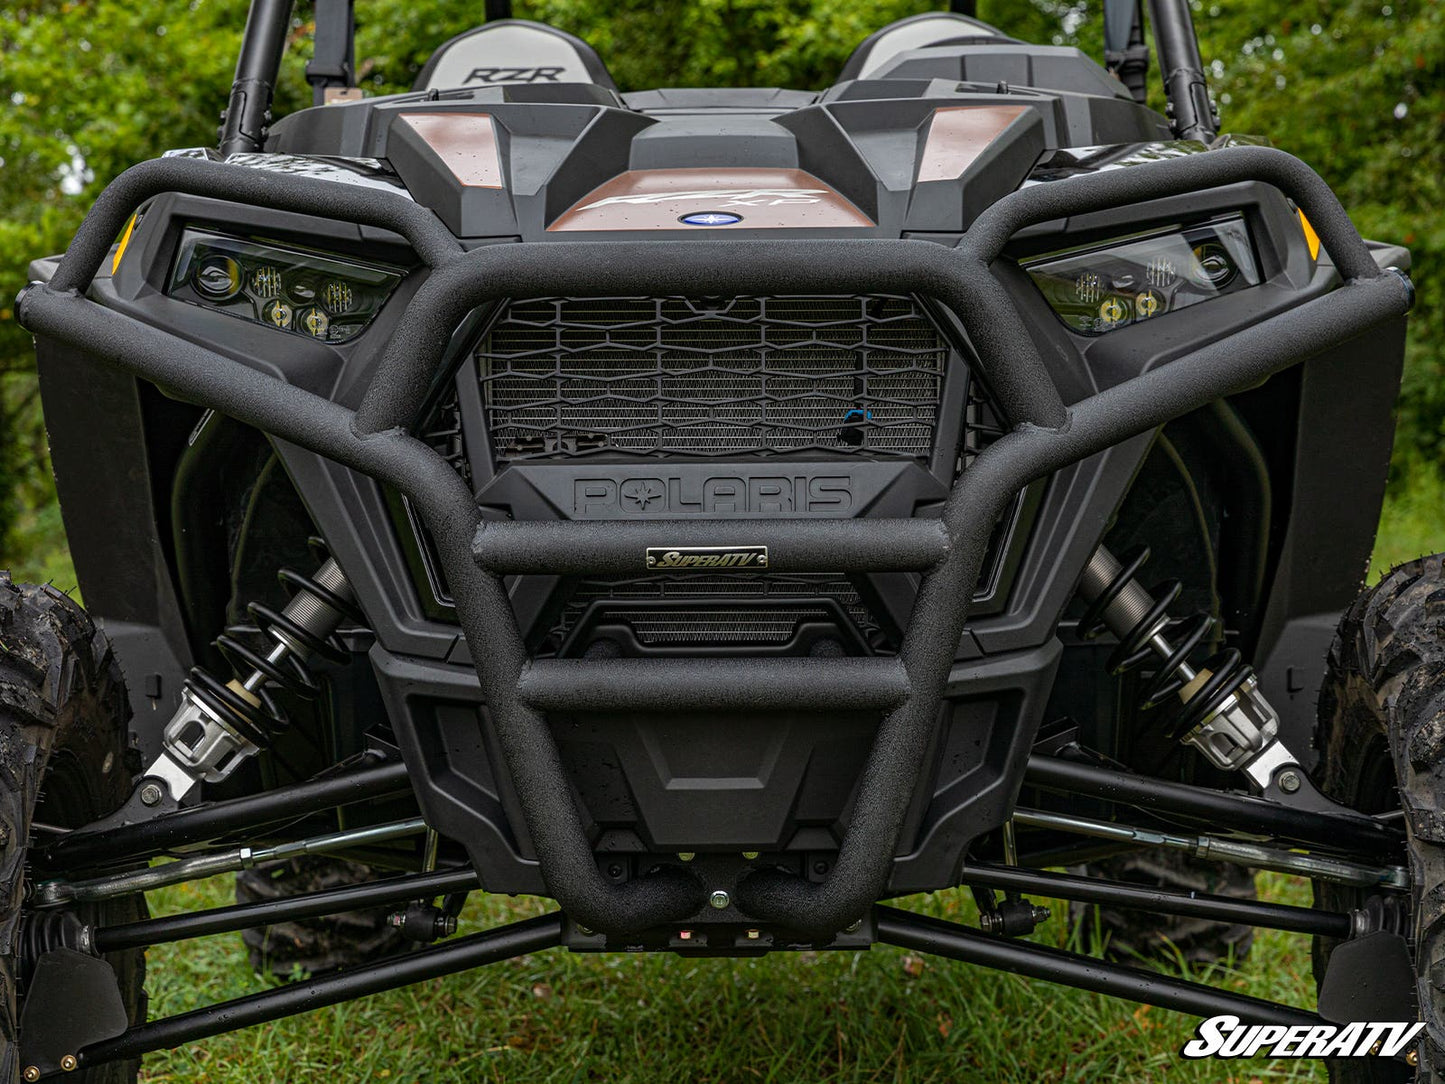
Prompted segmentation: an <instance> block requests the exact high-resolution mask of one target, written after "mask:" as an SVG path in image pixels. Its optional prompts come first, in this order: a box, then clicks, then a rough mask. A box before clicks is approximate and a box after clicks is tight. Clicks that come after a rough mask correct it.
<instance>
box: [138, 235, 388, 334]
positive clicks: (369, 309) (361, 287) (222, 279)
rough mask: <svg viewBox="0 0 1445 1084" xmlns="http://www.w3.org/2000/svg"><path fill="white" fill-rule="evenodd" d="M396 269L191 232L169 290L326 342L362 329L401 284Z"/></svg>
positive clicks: (183, 240) (184, 240) (185, 237)
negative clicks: (398, 284)
mask: <svg viewBox="0 0 1445 1084" xmlns="http://www.w3.org/2000/svg"><path fill="white" fill-rule="evenodd" d="M400 281H401V273H400V272H399V271H397V270H395V269H393V268H389V267H381V266H376V265H370V264H361V263H352V262H350V261H345V262H343V261H341V260H337V259H333V258H331V257H329V256H322V255H319V254H317V253H315V252H307V251H305V250H304V249H296V248H286V247H283V246H281V245H273V244H261V243H258V242H255V241H244V240H241V239H240V238H236V237H224V236H221V235H220V234H214V233H202V232H201V231H199V230H186V231H185V233H183V234H182V235H181V246H180V252H179V254H178V255H177V257H176V266H175V270H174V271H173V272H172V274H171V284H170V288H169V289H168V290H167V291H166V292H167V293H168V294H170V296H172V297H175V298H179V299H180V300H182V301H189V302H191V303H192V304H196V305H204V306H205V307H206V308H209V309H216V310H218V311H220V312H224V313H227V314H228V315H231V316H239V317H241V318H242V319H243V320H252V321H255V322H257V323H262V324H266V325H268V326H270V327H275V328H280V329H281V330H282V331H290V332H293V333H295V334H297V335H307V336H309V337H311V338H313V339H321V340H322V341H323V342H333V343H337V342H345V341H346V340H348V339H350V338H353V337H354V336H356V335H359V334H360V333H361V331H362V329H364V328H365V327H366V325H367V324H369V323H371V320H372V317H374V316H375V315H376V313H377V310H379V309H380V308H381V306H382V304H383V303H384V302H385V301H386V299H387V297H388V296H390V294H391V292H392V291H393V290H395V289H396V286H397V283H399V282H400Z"/></svg>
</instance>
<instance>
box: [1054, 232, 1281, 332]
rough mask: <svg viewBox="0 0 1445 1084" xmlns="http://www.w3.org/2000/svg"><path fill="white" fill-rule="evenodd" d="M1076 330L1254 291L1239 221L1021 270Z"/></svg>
mask: <svg viewBox="0 0 1445 1084" xmlns="http://www.w3.org/2000/svg"><path fill="white" fill-rule="evenodd" d="M1025 270H1027V271H1028V273H1029V275H1030V276H1031V277H1032V278H1033V280H1034V283H1035V285H1037V286H1038V288H1039V289H1040V290H1041V291H1042V292H1043V295H1044V297H1045V299H1047V301H1048V302H1049V304H1050V305H1051V306H1052V307H1053V310H1054V311H1055V312H1056V313H1058V314H1059V316H1060V317H1061V318H1062V319H1063V321H1064V323H1065V324H1067V325H1068V326H1069V327H1070V328H1071V329H1073V330H1074V331H1080V332H1083V333H1084V334H1087V335H1101V334H1104V333H1105V332H1109V331H1116V330H1118V329H1119V328H1121V327H1126V326H1128V325H1129V324H1137V323H1142V322H1144V321H1146V320H1156V319H1158V318H1159V317H1161V316H1163V315H1165V314H1166V313H1170V312H1174V311H1176V310H1178V309H1186V308H1189V307H1190V306H1191V305H1198V304H1199V303H1200V302H1202V301H1209V300H1210V299H1212V298H1215V297H1221V296H1223V295H1224V294H1232V293H1235V292H1236V291H1239V290H1245V289H1248V288H1249V287H1251V286H1258V285H1259V282H1260V276H1259V264H1258V261H1256V259H1255V256H1254V245H1253V244H1252V243H1251V240H1250V236H1249V228H1248V226H1246V225H1245V222H1244V216H1242V215H1231V216H1230V217H1228V218H1220V219H1216V220H1214V221H1213V222H1208V223H1205V224H1203V225H1199V226H1191V227H1189V228H1188V229H1183V230H1174V231H1171V232H1167V233H1158V234H1154V235H1153V236H1149V237H1139V238H1131V239H1129V240H1127V241H1123V242H1111V243H1109V244H1107V245H1100V246H1095V247H1091V248H1088V249H1082V250H1075V251H1072V252H1068V253H1064V254H1056V255H1051V256H1046V257H1044V258H1043V259H1040V260H1036V261H1033V262H1030V263H1028V264H1026V265H1025Z"/></svg>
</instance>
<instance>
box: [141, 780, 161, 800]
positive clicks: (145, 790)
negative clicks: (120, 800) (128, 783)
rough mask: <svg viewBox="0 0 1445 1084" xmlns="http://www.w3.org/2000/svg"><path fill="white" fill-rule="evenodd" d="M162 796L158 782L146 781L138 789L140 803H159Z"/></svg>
mask: <svg viewBox="0 0 1445 1084" xmlns="http://www.w3.org/2000/svg"><path fill="white" fill-rule="evenodd" d="M162 797H163V795H162V793H161V788H160V784H158V783H147V784H146V785H145V786H143V787H141V789H140V803H141V805H159V804H160V800H161V798H162Z"/></svg>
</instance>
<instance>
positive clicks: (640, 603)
mask: <svg viewBox="0 0 1445 1084" xmlns="http://www.w3.org/2000/svg"><path fill="white" fill-rule="evenodd" d="M829 601H831V602H832V603H834V604H836V606H833V605H829V604H828V603H829ZM597 602H600V605H599V606H598V608H597V610H596V611H594V612H593V618H594V623H595V624H602V623H606V624H621V625H626V626H627V627H629V628H630V629H631V630H632V634H633V635H634V636H635V637H636V638H637V641H638V643H639V644H641V645H642V646H644V647H648V648H661V647H760V648H766V647H778V646H782V645H784V644H787V643H789V642H790V641H791V640H792V639H793V638H794V635H795V634H796V632H797V630H798V628H799V626H800V625H803V624H810V623H823V622H835V623H836V621H837V620H838V618H839V616H840V615H839V611H840V610H841V612H842V616H843V617H844V618H846V619H847V620H848V621H849V622H851V623H852V625H853V626H854V627H855V628H856V629H857V630H858V632H859V634H861V635H862V637H863V638H864V640H865V641H866V642H868V643H870V644H875V645H876V644H878V643H879V642H880V638H881V633H880V631H879V628H878V625H877V622H876V621H875V620H874V618H873V614H872V613H871V612H870V610H869V609H868V607H867V605H866V604H865V603H864V602H863V600H862V599H861V598H860V597H859V596H858V591H857V589H856V588H854V586H853V584H852V583H851V582H849V581H848V580H847V579H843V578H839V577H836V576H827V575H794V576H787V575H775V574H767V575H748V574H746V573H731V574H729V575H726V576H703V575H699V576H676V577H673V576H649V577H645V578H638V579H603V578H597V579H590V578H589V579H585V580H583V581H582V582H581V583H580V584H578V586H577V589H576V591H574V592H573V594H572V595H571V597H570V598H569V599H568V600H567V603H566V604H565V606H564V607H563V609H562V612H561V613H560V614H559V615H558V617H557V620H556V622H555V623H554V624H553V626H552V629H551V632H550V633H549V635H548V637H547V644H548V648H549V650H551V651H557V650H559V649H560V648H561V647H562V646H563V645H564V644H565V643H566V642H567V640H568V638H569V637H570V636H571V635H572V633H573V631H574V630H575V629H576V628H577V627H578V625H579V624H580V623H581V622H582V620H583V618H584V616H586V615H587V613H588V610H589V608H590V607H591V606H592V604H593V603H597Z"/></svg>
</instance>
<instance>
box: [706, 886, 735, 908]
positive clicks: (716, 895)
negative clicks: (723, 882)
mask: <svg viewBox="0 0 1445 1084" xmlns="http://www.w3.org/2000/svg"><path fill="white" fill-rule="evenodd" d="M707 902H708V903H710V904H712V905H713V906H714V907H716V908H717V909H718V910H719V911H723V910H726V909H727V905H728V904H730V903H732V897H731V896H729V895H728V894H727V893H726V892H724V891H723V890H722V889H721V888H719V889H717V890H715V891H714V892H713V894H712V895H711V896H709V897H708V901H707Z"/></svg>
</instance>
